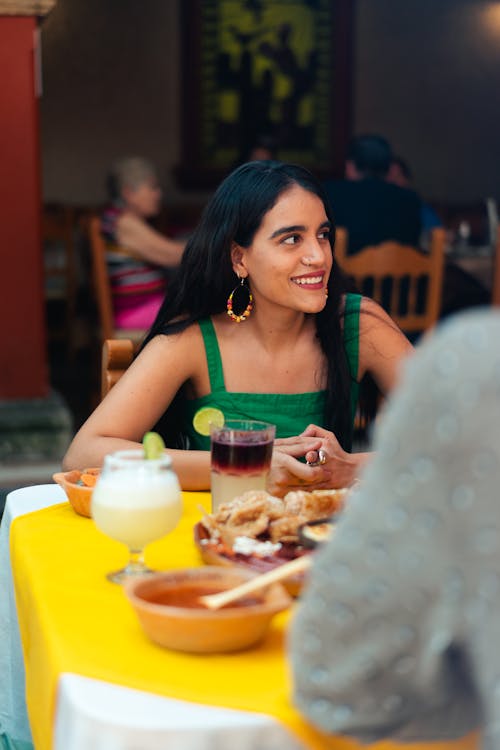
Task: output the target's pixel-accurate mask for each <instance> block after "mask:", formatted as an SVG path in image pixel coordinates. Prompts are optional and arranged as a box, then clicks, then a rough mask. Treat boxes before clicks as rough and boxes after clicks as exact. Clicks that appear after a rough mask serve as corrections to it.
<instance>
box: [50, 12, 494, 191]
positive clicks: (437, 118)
mask: <svg viewBox="0 0 500 750" xmlns="http://www.w3.org/2000/svg"><path fill="white" fill-rule="evenodd" d="M181 2H182V0H58V3H57V5H56V7H55V9H54V10H53V11H52V13H51V14H50V15H49V16H48V17H47V19H46V20H45V21H44V23H43V26H42V44H43V81H44V94H43V98H42V100H41V133H42V161H43V192H44V200H45V201H59V202H65V203H96V202H100V201H102V200H103V199H104V188H103V178H104V174H105V172H106V169H107V167H108V165H109V164H110V162H112V161H113V159H115V158H116V157H118V156H121V155H123V154H130V153H135V154H142V155H145V156H148V157H150V158H151V159H152V160H153V161H154V162H155V163H156V164H157V165H158V167H159V168H160V171H161V175H162V179H163V182H164V184H165V186H166V187H167V190H168V195H169V198H170V200H171V201H172V202H174V203H176V202H194V203H195V202H196V201H199V200H200V198H202V197H203V196H202V195H201V194H198V195H197V194H195V193H186V192H183V191H180V190H179V189H178V188H177V186H176V184H175V178H174V175H173V168H174V167H175V165H176V164H178V162H179V158H180V156H179V155H180V135H181V134H180V127H181V126H180V108H179V97H180V95H181V80H180V62H179V60H180V38H179V23H180V20H179V14H180V3H181ZM355 8H356V10H355V28H354V39H355V46H354V50H353V123H354V127H353V129H354V131H355V132H362V131H377V132H380V133H382V134H385V135H386V136H387V137H388V138H389V139H390V140H391V141H392V142H393V145H394V147H395V149H396V150H397V151H398V152H399V153H400V154H401V155H403V156H404V157H405V158H406V159H407V160H408V161H409V162H410V164H411V166H412V168H413V171H414V174H415V183H416V187H417V188H418V189H419V190H420V191H421V192H422V193H423V194H424V195H426V196H427V197H428V198H430V199H432V200H435V201H439V202H450V203H453V202H459V203H461V202H467V201H470V202H473V201H477V200H481V199H483V198H485V197H487V196H490V195H492V196H494V197H496V198H497V199H499V198H500V182H499V180H498V177H497V173H498V165H499V164H500V138H499V137H498V125H499V123H500V97H499V96H498V94H497V92H498V90H499V89H500V2H498V0H497V1H495V2H493V1H492V0H404V1H402V0H375V1H374V0H356V4H355ZM333 95H334V92H333Z"/></svg>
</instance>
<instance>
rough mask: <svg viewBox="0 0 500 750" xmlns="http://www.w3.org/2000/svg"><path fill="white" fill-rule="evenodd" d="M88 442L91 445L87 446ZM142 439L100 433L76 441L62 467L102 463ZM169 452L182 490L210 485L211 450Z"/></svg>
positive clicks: (95, 465)
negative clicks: (99, 434) (122, 437)
mask: <svg viewBox="0 0 500 750" xmlns="http://www.w3.org/2000/svg"><path fill="white" fill-rule="evenodd" d="M87 445H88V446H89V449H88V450H87ZM141 447H142V445H141V443H138V442H134V441H132V440H123V439H121V438H114V437H113V438H111V437H98V438H95V439H93V440H91V441H88V442H87V441H84V440H82V441H76V443H75V442H74V443H73V444H72V445H71V446H70V447H69V449H68V452H67V453H66V455H65V456H64V459H63V468H64V469H65V470H70V469H79V470H82V469H85V468H90V467H100V466H102V464H103V462H104V456H106V455H107V454H108V453H113V452H115V451H119V450H127V449H130V448H141ZM166 453H167V455H168V456H170V458H171V459H172V468H173V470H174V471H175V473H176V474H177V476H178V478H179V482H180V485H181V487H182V489H183V490H194V491H195V490H208V489H210V453H209V451H184V450H175V449H171V450H170V449H169V450H167V451H166Z"/></svg>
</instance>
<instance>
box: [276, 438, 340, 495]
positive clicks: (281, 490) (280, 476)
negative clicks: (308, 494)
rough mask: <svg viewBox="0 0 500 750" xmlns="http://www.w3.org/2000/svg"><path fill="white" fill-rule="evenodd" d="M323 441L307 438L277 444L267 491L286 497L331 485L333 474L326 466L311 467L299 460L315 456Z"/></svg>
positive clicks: (283, 439) (285, 439)
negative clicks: (297, 491) (299, 491)
mask: <svg viewBox="0 0 500 750" xmlns="http://www.w3.org/2000/svg"><path fill="white" fill-rule="evenodd" d="M321 446H322V440H321V439H318V438H315V437H307V436H305V435H297V436H296V437H291V438H280V439H276V440H275V441H274V448H273V459H272V463H271V471H270V473H269V478H268V481H267V490H268V492H270V493H271V494H272V495H275V496H276V497H283V496H284V495H286V493H287V492H290V491H291V490H303V489H314V488H315V489H319V488H327V487H330V486H331V472H330V470H329V469H328V467H326V466H308V464H305V463H303V462H301V461H299V460H298V459H299V458H304V457H305V456H307V455H313V454H316V452H317V451H318V450H319V449H320V448H321Z"/></svg>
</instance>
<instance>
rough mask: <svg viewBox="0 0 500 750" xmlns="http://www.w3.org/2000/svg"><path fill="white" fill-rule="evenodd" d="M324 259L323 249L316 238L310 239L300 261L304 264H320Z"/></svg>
mask: <svg viewBox="0 0 500 750" xmlns="http://www.w3.org/2000/svg"><path fill="white" fill-rule="evenodd" d="M324 260H325V251H324V249H323V246H322V245H321V243H320V242H319V241H318V240H317V239H316V240H311V242H309V243H308V244H307V247H306V248H305V252H304V255H303V257H302V262H303V264H304V265H305V266H313V265H321V264H322V263H324Z"/></svg>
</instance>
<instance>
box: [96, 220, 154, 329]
mask: <svg viewBox="0 0 500 750" xmlns="http://www.w3.org/2000/svg"><path fill="white" fill-rule="evenodd" d="M88 234H89V243H90V251H91V256H92V277H93V284H94V293H95V299H96V305H97V312H98V316H99V324H100V328H101V339H102V340H103V341H105V340H106V339H117V338H120V339H121V338H124V339H132V341H133V342H134V343H136V344H137V343H138V342H140V341H141V340H142V339H143V338H144V335H145V333H146V331H145V330H143V329H139V328H138V329H121V328H115V324H114V317H113V302H112V296H111V284H110V281H109V274H108V267H107V263H106V242H105V240H104V237H103V236H102V232H101V219H100V217H99V216H91V217H90V219H89V224H88Z"/></svg>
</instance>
